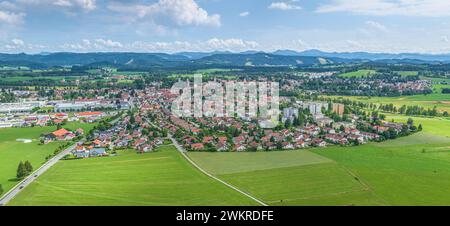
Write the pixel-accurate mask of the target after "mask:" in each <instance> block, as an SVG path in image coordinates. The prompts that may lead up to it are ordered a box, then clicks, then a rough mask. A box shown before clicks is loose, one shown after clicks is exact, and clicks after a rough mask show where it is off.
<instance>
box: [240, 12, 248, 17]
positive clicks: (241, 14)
mask: <svg viewBox="0 0 450 226" xmlns="http://www.w3.org/2000/svg"><path fill="white" fill-rule="evenodd" d="M248 15H250V13H249V12H242V13H239V16H241V17H246V16H248Z"/></svg>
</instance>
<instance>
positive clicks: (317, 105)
mask: <svg viewBox="0 0 450 226" xmlns="http://www.w3.org/2000/svg"><path fill="white" fill-rule="evenodd" d="M297 104H298V105H299V106H300V107H301V108H303V109H309V112H310V113H311V114H312V115H313V116H315V115H322V114H323V113H322V108H323V109H325V110H328V103H325V102H302V101H299V102H297Z"/></svg>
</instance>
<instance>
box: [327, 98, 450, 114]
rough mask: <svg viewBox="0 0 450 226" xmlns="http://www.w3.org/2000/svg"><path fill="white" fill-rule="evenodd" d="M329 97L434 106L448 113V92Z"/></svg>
mask: <svg viewBox="0 0 450 226" xmlns="http://www.w3.org/2000/svg"><path fill="white" fill-rule="evenodd" d="M330 98H336V99H338V98H344V99H349V100H352V101H360V102H363V103H375V104H384V105H386V104H393V105H394V106H397V107H401V106H403V105H406V106H416V105H417V106H421V107H424V108H425V109H428V108H430V109H432V108H433V107H434V106H436V108H437V110H438V111H440V112H444V111H447V112H449V113H450V94H442V93H432V94H428V95H413V96H400V97H358V96H330Z"/></svg>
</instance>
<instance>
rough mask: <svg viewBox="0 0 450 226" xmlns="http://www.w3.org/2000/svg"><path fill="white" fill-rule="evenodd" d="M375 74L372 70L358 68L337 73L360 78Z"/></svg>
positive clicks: (342, 75)
mask: <svg viewBox="0 0 450 226" xmlns="http://www.w3.org/2000/svg"><path fill="white" fill-rule="evenodd" d="M372 74H375V71H374V70H358V71H352V72H348V73H344V74H340V75H338V76H339V77H343V78H362V77H367V76H369V75H372Z"/></svg>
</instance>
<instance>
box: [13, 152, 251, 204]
mask: <svg viewBox="0 0 450 226" xmlns="http://www.w3.org/2000/svg"><path fill="white" fill-rule="evenodd" d="M9 204H10V205H83V206H85V205H170V206H173V205H256V204H257V203H255V202H254V201H253V200H250V199H249V198H247V197H245V196H243V195H241V194H239V193H238V192H236V191H234V190H232V189H230V188H228V187H226V186H225V185H223V184H221V183H219V182H217V181H215V180H213V179H211V178H209V177H207V176H206V175H204V174H203V173H201V172H200V171H198V170H196V169H195V168H194V167H193V166H192V165H190V164H189V163H188V162H187V161H186V160H185V159H184V158H183V157H182V156H181V154H180V153H178V151H177V150H176V149H175V148H174V147H173V146H164V147H161V148H160V151H159V152H155V153H148V154H142V155H138V154H136V153H135V152H134V151H123V152H120V153H119V155H118V156H114V157H105V158H92V159H83V160H71V161H60V162H58V163H57V164H56V165H55V166H54V167H53V168H51V169H50V170H49V171H47V172H46V173H45V174H44V175H42V176H41V177H40V178H38V179H37V181H36V182H35V183H33V184H32V185H30V186H29V187H27V188H26V189H24V191H22V192H21V193H20V194H19V195H18V196H17V197H16V198H15V199H14V200H13V201H12V202H11V203H9Z"/></svg>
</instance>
